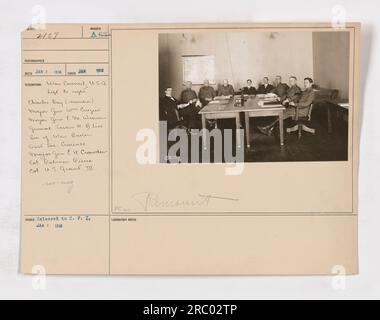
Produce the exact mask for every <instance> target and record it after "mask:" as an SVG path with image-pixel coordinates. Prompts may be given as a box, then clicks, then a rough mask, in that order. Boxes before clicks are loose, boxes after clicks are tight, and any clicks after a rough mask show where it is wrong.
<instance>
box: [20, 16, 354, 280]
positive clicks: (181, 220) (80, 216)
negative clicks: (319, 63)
mask: <svg viewBox="0 0 380 320" xmlns="http://www.w3.org/2000/svg"><path fill="white" fill-rule="evenodd" d="M315 30H317V31H318V32H321V31H325V32H342V30H339V31H334V30H333V28H331V26H330V25H329V24H268V25H266V24H202V25H197V24H195V25H194V24H177V25H169V24H162V25H161V24H152V25H138V24H83V25H81V24H48V25H46V26H45V28H40V27H39V26H34V27H30V28H28V29H26V30H25V31H23V32H22V61H21V64H22V79H21V83H22V100H21V108H22V213H21V214H22V238H21V239H22V241H21V262H20V266H21V267H20V268H21V272H23V273H34V272H36V270H38V272H41V270H43V272H46V273H47V274H99V275H105V274H112V275H114V274H119V275H120V274H126V275H127V274H168V275H170V274H194V275H196V274H211V275H212V274H219V275H224V274H226V275H227V274H241V275H250V274H253V275H254V274H257V275H273V274H294V275H297V274H300V275H302V274H331V273H334V272H337V271H336V270H343V271H344V273H345V274H355V273H357V272H358V258H357V165H358V135H359V119H358V117H359V110H360V105H359V91H358V86H359V78H358V77H359V76H358V71H359V58H358V52H359V38H360V25H359V24H357V23H351V24H347V25H346V27H345V31H346V32H348V33H349V39H350V46H349V57H350V58H349V63H350V65H349V68H350V73H349V74H350V76H349V88H350V93H349V99H350V105H351V106H352V109H350V111H349V116H348V126H349V130H348V131H349V133H348V144H347V160H346V161H328V162H324V161H316V162H313V161H311V162H310V161H309V162H302V161H296V162H265V163H264V162H243V163H242V162H239V161H235V162H223V163H168V162H166V163H163V162H162V161H161V160H162V152H161V149H162V148H164V147H166V148H167V149H170V143H169V144H168V143H167V141H166V136H164V137H163V134H162V132H164V130H161V129H162V128H161V124H162V123H161V122H160V121H159V110H160V104H159V98H160V97H161V96H162V94H163V88H166V87H168V86H174V84H171V83H159V82H160V81H161V80H160V75H159V74H160V73H162V74H163V72H166V71H163V70H162V68H163V67H162V66H163V65H165V63H170V61H169V60H168V59H171V58H170V55H168V56H165V57H164V58H162V59H161V58H160V59H159V55H161V54H165V51H164V50H161V49H160V48H161V46H164V45H165V41H166V40H165V39H166V38H165V37H163V36H162V35H167V34H169V36H168V37H167V38H168V39H170V37H171V36H173V34H175V35H174V36H173V37H175V36H176V35H177V34H178V37H179V39H182V34H184V37H185V38H186V34H206V33H216V34H218V35H219V34H221V33H229V32H230V33H231V34H234V35H236V32H244V34H246V33H248V34H251V33H262V32H267V33H268V34H269V33H270V32H283V31H284V32H285V31H286V32H290V33H291V32H305V31H309V32H310V33H312V32H313V31H315ZM221 39H224V38H223V37H221ZM185 40H186V39H185ZM185 40H183V41H185ZM221 41H222V40H221ZM273 41H274V40H273ZM189 45H190V44H189ZM189 48H190V47H189ZM189 50H190V49H189ZM185 53H186V52H185ZM207 56H208V57H209V56H211V58H209V60H210V63H212V61H214V60H212V59H213V56H212V55H210V54H207ZM178 59H180V58H178ZM215 59H216V58H215ZM179 63H180V62H179ZM215 63H216V64H215V68H217V67H218V64H217V61H215ZM179 65H181V64H179ZM216 75H218V74H217V73H216ZM243 76H244V77H246V75H245V74H244V75H243ZM162 77H163V76H162ZM164 79H165V78H164ZM215 80H216V81H221V80H223V79H218V78H216V79H215ZM177 82H180V83H181V85H182V79H177ZM198 88H199V87H198ZM196 91H197V92H198V89H197V90H196ZM179 93H180V92H176V95H177V96H178V95H179ZM233 123H234V122H233ZM165 132H167V131H165ZM165 134H166V133H165ZM181 137H183V139H188V140H190V138H191V135H186V134H185V135H184V136H183V135H182V136H181ZM186 141H187V140H186ZM191 141H192V140H191ZM253 141H255V140H253ZM191 143H193V142H191ZM276 146H277V144H276ZM278 148H280V146H278ZM165 159H166V158H165ZM337 268H338V269H337ZM334 270H335V271H334ZM343 271H342V272H343Z"/></svg>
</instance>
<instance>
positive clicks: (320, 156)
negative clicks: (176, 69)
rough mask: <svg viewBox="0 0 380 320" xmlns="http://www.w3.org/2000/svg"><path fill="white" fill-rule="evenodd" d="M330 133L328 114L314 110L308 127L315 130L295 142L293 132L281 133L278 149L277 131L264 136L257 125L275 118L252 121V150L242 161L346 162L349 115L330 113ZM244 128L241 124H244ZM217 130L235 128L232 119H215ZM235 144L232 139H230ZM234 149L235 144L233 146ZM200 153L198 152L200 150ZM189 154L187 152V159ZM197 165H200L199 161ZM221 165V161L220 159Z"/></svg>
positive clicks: (294, 133) (245, 152)
mask: <svg viewBox="0 0 380 320" xmlns="http://www.w3.org/2000/svg"><path fill="white" fill-rule="evenodd" d="M332 114H333V118H332V120H333V121H332V123H333V130H332V132H331V133H329V132H328V130H327V114H326V112H325V110H323V109H322V110H315V111H313V119H312V122H311V123H310V127H313V128H315V129H316V134H315V135H312V134H310V133H307V132H303V134H302V138H301V139H298V135H297V133H296V132H293V133H291V134H287V133H285V134H284V138H285V144H284V146H280V142H279V136H278V131H277V132H275V134H274V135H272V136H267V135H263V134H262V133H260V132H259V131H258V130H257V126H259V125H265V124H268V123H270V122H272V121H273V120H274V118H251V119H250V126H251V134H250V141H251V147H250V148H245V149H244V161H245V162H285V161H286V162H290V161H346V160H347V153H348V125H347V118H348V115H347V113H345V112H344V111H342V110H338V109H337V110H333V112H332ZM243 125H244V122H243ZM291 125H292V122H291V120H286V121H285V123H284V127H285V128H286V127H290V126H291ZM218 128H219V129H220V130H222V131H223V130H224V129H228V128H230V129H231V128H235V121H234V120H229V119H226V120H218ZM233 140H234V141H235V139H233ZM232 149H233V150H235V145H233V146H232ZM213 152H214V151H213V145H212V144H211V146H210V153H211V162H214V160H213ZM200 153H201V150H200ZM190 156H191V151H190V150H189V158H190ZM199 162H202V160H200V161H199ZM223 162H224V159H223Z"/></svg>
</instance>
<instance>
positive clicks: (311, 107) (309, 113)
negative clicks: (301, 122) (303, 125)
mask: <svg viewBox="0 0 380 320" xmlns="http://www.w3.org/2000/svg"><path fill="white" fill-rule="evenodd" d="M312 111H313V104H310V106H309V112H308V113H307V120H308V121H311V112H312Z"/></svg>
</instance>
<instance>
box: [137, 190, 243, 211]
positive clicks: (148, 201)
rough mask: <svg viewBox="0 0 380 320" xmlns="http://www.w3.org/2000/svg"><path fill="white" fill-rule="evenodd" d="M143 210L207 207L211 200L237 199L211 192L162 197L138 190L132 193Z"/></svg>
mask: <svg viewBox="0 0 380 320" xmlns="http://www.w3.org/2000/svg"><path fill="white" fill-rule="evenodd" d="M132 199H133V200H135V201H136V202H137V203H138V204H139V205H140V206H141V208H142V210H144V211H149V210H152V209H158V208H193V207H207V206H209V205H210V203H211V201H212V200H222V201H239V199H235V198H230V197H222V196H216V195H211V194H199V195H197V196H196V197H194V198H193V199H162V198H160V196H159V194H157V193H153V192H140V193H136V194H134V195H132Z"/></svg>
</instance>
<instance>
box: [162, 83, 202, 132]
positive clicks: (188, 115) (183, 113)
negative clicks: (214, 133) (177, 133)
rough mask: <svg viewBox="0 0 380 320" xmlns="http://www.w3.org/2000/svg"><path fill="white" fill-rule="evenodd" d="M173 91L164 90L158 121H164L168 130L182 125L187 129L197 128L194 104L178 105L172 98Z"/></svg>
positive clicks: (196, 113) (170, 89)
mask: <svg viewBox="0 0 380 320" xmlns="http://www.w3.org/2000/svg"><path fill="white" fill-rule="evenodd" d="M172 92H173V89H172V88H170V87H169V88H166V90H165V96H164V97H163V98H162V99H161V102H160V119H161V120H166V121H167V123H168V128H173V127H175V126H176V125H177V124H184V125H186V126H187V127H188V128H189V129H196V128H199V125H198V124H199V116H198V111H199V110H198V108H197V107H196V106H195V104H194V103H191V102H188V103H182V104H181V103H180V102H179V101H178V100H177V99H176V98H174V97H173V96H172Z"/></svg>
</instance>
